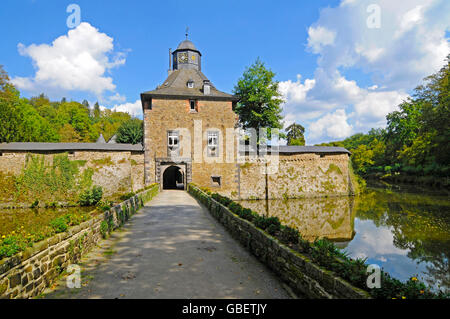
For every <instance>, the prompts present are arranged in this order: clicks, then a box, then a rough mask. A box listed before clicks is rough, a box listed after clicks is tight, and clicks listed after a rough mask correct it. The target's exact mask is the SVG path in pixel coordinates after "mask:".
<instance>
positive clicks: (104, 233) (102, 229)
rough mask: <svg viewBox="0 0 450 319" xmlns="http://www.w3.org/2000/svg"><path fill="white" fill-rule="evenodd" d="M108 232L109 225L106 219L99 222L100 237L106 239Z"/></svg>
mask: <svg viewBox="0 0 450 319" xmlns="http://www.w3.org/2000/svg"><path fill="white" fill-rule="evenodd" d="M108 232H109V226H108V223H107V222H106V220H104V221H102V222H101V224H100V233H101V234H102V237H103V238H104V239H106V237H107V236H108Z"/></svg>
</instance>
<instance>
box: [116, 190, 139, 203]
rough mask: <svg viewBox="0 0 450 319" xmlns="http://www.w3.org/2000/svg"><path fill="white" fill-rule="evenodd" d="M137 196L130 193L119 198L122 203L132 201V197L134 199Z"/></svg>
mask: <svg viewBox="0 0 450 319" xmlns="http://www.w3.org/2000/svg"><path fill="white" fill-rule="evenodd" d="M135 195H136V194H135V193H133V192H129V193H126V194H124V195H122V196H120V197H119V198H120V200H121V201H126V200H127V199H130V198H131V197H133V196H135Z"/></svg>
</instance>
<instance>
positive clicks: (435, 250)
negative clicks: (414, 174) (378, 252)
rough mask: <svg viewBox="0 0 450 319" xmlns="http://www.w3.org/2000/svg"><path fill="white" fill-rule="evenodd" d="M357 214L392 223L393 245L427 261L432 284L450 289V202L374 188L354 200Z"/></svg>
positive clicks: (375, 221) (381, 224)
mask: <svg viewBox="0 0 450 319" xmlns="http://www.w3.org/2000/svg"><path fill="white" fill-rule="evenodd" d="M355 208H356V211H357V213H356V216H357V217H358V218H359V219H362V220H371V221H372V222H373V223H374V224H375V225H376V226H387V227H391V231H392V234H393V236H394V245H395V246H396V247H398V248H400V249H404V250H409V252H408V257H409V258H411V259H413V260H415V261H416V262H417V263H422V262H426V263H428V264H427V265H426V269H427V272H426V273H425V275H426V276H427V277H429V278H426V281H427V283H428V284H429V285H437V284H440V285H441V287H442V288H444V289H446V290H449V289H450V264H449V257H450V233H449V231H450V215H449V212H450V209H449V208H450V202H449V201H448V199H447V198H442V197H434V196H423V195H419V194H408V193H395V192H386V191H379V190H375V191H371V192H369V193H368V194H365V195H363V196H360V197H358V198H357V199H356V202H355Z"/></svg>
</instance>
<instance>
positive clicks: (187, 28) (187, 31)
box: [186, 27, 189, 40]
mask: <svg viewBox="0 0 450 319" xmlns="http://www.w3.org/2000/svg"><path fill="white" fill-rule="evenodd" d="M188 37H189V27H186V40H187V39H188Z"/></svg>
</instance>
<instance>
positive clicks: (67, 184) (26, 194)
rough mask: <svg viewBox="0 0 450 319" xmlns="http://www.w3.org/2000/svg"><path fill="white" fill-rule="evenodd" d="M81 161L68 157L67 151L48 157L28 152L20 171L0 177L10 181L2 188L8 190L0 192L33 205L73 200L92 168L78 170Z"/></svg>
mask: <svg viewBox="0 0 450 319" xmlns="http://www.w3.org/2000/svg"><path fill="white" fill-rule="evenodd" d="M84 165H85V161H71V160H70V159H69V157H68V154H67V153H64V154H58V155H54V156H53V157H52V158H49V157H47V158H46V157H45V156H44V155H31V154H28V155H27V157H26V161H25V167H24V168H23V170H22V172H21V174H19V175H17V176H2V177H1V178H0V181H1V182H2V184H8V185H11V184H12V185H14V187H11V188H9V189H5V191H6V192H7V193H9V194H7V193H6V194H3V195H2V196H3V197H4V198H6V199H10V200H11V199H12V200H13V201H15V202H21V203H35V205H38V204H39V203H41V204H49V203H54V202H65V203H70V204H75V203H76V202H77V200H78V197H79V195H80V194H81V193H83V192H85V191H86V190H87V189H90V188H91V187H92V184H93V182H92V176H93V174H94V171H93V170H92V169H91V168H86V169H84V170H81V169H80V168H81V167H82V166H84ZM3 186H4V185H3ZM3 188H4V187H2V189H3Z"/></svg>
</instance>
